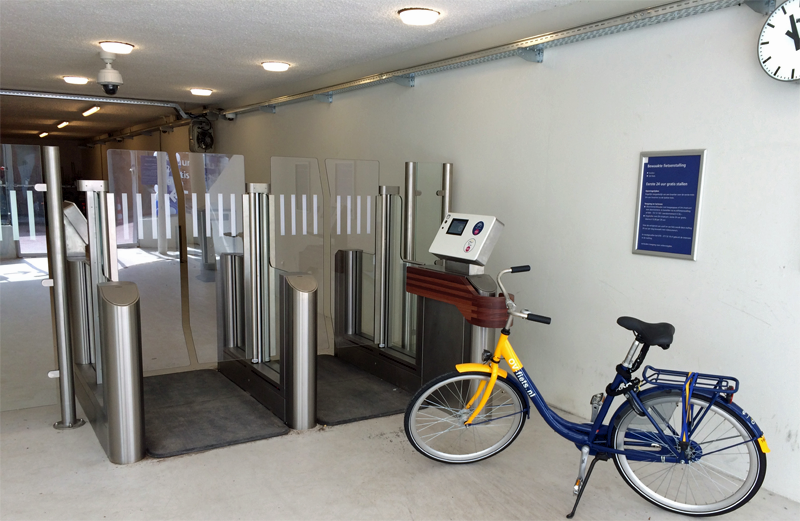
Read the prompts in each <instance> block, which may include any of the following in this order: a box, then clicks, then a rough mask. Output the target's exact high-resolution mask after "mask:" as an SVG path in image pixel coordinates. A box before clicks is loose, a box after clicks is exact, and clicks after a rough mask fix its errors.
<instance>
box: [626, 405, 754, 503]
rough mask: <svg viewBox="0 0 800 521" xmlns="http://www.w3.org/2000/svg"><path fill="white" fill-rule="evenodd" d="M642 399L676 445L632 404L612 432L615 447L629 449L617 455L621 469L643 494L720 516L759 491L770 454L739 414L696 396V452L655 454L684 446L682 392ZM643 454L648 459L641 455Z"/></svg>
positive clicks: (693, 435)
mask: <svg viewBox="0 0 800 521" xmlns="http://www.w3.org/2000/svg"><path fill="white" fill-rule="evenodd" d="M642 403H643V404H644V406H645V408H646V409H647V411H648V412H649V413H650V415H651V416H652V417H653V419H654V420H655V421H656V423H657V424H658V426H659V427H660V428H661V430H662V432H663V433H664V434H665V435H666V436H667V437H668V440H667V441H666V443H667V444H668V445H670V446H669V447H662V444H664V442H665V440H664V438H663V437H661V436H660V435H659V433H658V431H657V430H656V429H655V427H654V426H653V424H652V423H651V422H650V420H649V419H648V418H647V417H641V416H638V415H637V414H636V413H635V412H634V411H633V409H630V408H629V409H628V410H627V411H626V412H623V414H622V416H621V417H620V419H619V421H618V423H617V425H616V427H615V428H614V430H613V431H612V434H611V439H612V440H613V444H614V448H616V449H624V450H625V451H626V454H625V455H622V454H616V455H615V456H614V463H615V465H616V467H617V470H618V471H619V473H620V475H621V476H622V478H623V479H624V480H625V482H626V483H627V484H628V485H630V487H631V488H633V490H635V491H636V492H637V493H638V494H639V495H640V496H642V497H643V498H645V499H646V500H648V501H650V502H651V503H653V504H655V505H658V506H659V507H661V508H664V509H666V510H671V511H673V512H679V513H681V514H685V515H690V516H715V515H719V514H725V513H727V512H730V511H732V510H735V509H737V508H739V507H740V506H742V505H744V504H745V503H747V502H748V501H749V500H750V499H751V498H752V497H753V496H754V495H755V493H756V492H757V491H758V489H759V488H760V487H761V483H762V481H763V480H764V475H765V474H766V471H767V458H766V455H765V454H764V453H763V452H761V450H759V447H758V446H757V444H756V442H755V441H754V440H753V436H754V435H753V432H752V431H751V430H750V428H749V426H748V425H747V424H746V423H745V422H744V421H743V420H742V419H741V418H739V416H738V415H736V414H735V413H733V412H732V411H731V410H730V409H729V408H728V407H725V406H724V405H722V404H719V403H714V404H713V405H710V400H708V399H707V398H705V397H701V396H695V397H693V398H692V399H691V406H692V418H694V419H695V422H696V423H695V424H694V425H692V427H691V429H692V432H691V447H692V449H691V450H692V451H693V453H694V454H693V457H692V458H691V459H690V461H689V462H687V463H680V462H678V463H670V462H662V461H660V460H659V459H657V458H653V457H652V456H653V455H654V453H659V454H664V453H665V452H667V451H668V452H669V453H671V454H677V453H678V452H679V449H678V441H679V439H680V433H681V415H682V409H681V393H680V392H670V391H666V392H664V393H655V394H652V395H649V396H646V397H645V398H643V399H642ZM751 440H753V441H751ZM648 456H650V458H649V461H647V458H648ZM639 457H641V458H643V459H645V461H636V460H637V459H638V458H639Z"/></svg>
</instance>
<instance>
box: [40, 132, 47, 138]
mask: <svg viewBox="0 0 800 521" xmlns="http://www.w3.org/2000/svg"><path fill="white" fill-rule="evenodd" d="M46 135H47V132H42V133H41V134H39V137H45V136H46Z"/></svg>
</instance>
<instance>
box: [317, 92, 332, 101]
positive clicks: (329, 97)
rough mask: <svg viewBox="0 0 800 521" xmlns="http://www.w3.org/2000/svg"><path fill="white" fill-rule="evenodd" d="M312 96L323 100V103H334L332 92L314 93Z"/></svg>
mask: <svg viewBox="0 0 800 521" xmlns="http://www.w3.org/2000/svg"><path fill="white" fill-rule="evenodd" d="M312 97H313V98H314V99H315V100H317V101H321V102H322V103H333V94H331V93H330V92H328V93H327V94H314V95H313V96H312Z"/></svg>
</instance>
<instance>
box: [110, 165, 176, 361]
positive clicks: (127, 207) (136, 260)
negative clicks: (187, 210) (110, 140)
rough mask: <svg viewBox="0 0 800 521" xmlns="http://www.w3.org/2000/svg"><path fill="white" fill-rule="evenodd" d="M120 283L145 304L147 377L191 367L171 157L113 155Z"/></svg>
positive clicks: (112, 181)
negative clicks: (185, 332) (155, 372)
mask: <svg viewBox="0 0 800 521" xmlns="http://www.w3.org/2000/svg"><path fill="white" fill-rule="evenodd" d="M108 181H109V193H112V194H113V195H114V209H115V212H114V214H115V222H114V223H113V224H112V226H115V227H116V238H117V259H118V265H119V280H121V281H131V282H135V283H136V285H137V287H138V289H139V295H140V299H141V302H142V306H141V313H142V320H141V325H142V364H143V368H144V370H145V371H152V370H159V369H166V368H172V367H182V366H187V365H189V355H188V352H187V350H186V340H185V338H184V335H183V320H182V313H181V283H180V280H181V279H180V252H179V243H180V241H179V226H178V197H177V195H178V194H177V193H176V191H175V183H174V181H173V178H172V171H171V168H170V164H169V160H168V157H167V153H166V152H155V151H150V150H109V151H108Z"/></svg>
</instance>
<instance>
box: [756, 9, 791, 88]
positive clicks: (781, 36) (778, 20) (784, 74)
mask: <svg viewBox="0 0 800 521" xmlns="http://www.w3.org/2000/svg"><path fill="white" fill-rule="evenodd" d="M798 26H800V0H788V1H787V2H785V3H783V4H782V5H779V6H778V8H777V9H775V11H773V13H772V14H771V15H769V18H767V23H765V24H764V28H763V29H761V35H760V36H759V37H758V61H760V62H761V67H762V68H763V69H764V72H766V73H767V74H769V75H770V76H771V77H773V78H775V79H776V80H780V81H798V80H800V27H798Z"/></svg>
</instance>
